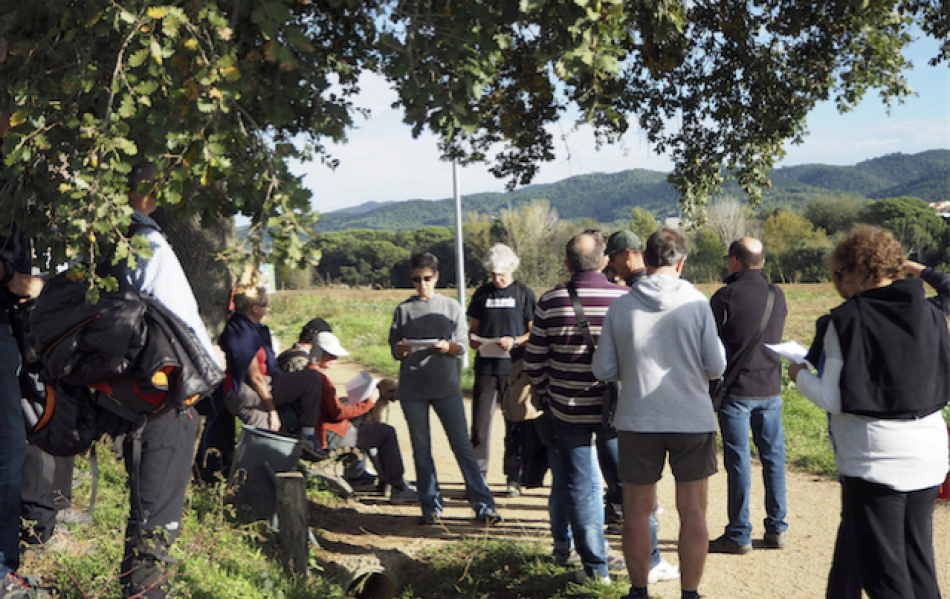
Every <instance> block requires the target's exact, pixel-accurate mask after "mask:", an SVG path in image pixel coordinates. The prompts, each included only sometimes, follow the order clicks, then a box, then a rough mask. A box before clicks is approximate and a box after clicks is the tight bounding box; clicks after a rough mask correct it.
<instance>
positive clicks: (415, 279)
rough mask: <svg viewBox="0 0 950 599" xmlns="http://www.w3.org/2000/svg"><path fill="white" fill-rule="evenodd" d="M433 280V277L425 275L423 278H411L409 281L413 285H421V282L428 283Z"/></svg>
mask: <svg viewBox="0 0 950 599" xmlns="http://www.w3.org/2000/svg"><path fill="white" fill-rule="evenodd" d="M434 278H435V275H426V276H424V277H412V278H411V279H410V280H411V281H412V282H413V283H421V282H423V281H425V282H426V283H428V282H429V281H431V280H432V279H434Z"/></svg>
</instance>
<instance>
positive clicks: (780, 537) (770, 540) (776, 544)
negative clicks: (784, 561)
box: [763, 531, 788, 549]
mask: <svg viewBox="0 0 950 599" xmlns="http://www.w3.org/2000/svg"><path fill="white" fill-rule="evenodd" d="M763 541H764V545H765V547H766V548H768V549H785V547H786V546H788V533H787V532H784V531H783V532H767V533H765V538H764V539H763Z"/></svg>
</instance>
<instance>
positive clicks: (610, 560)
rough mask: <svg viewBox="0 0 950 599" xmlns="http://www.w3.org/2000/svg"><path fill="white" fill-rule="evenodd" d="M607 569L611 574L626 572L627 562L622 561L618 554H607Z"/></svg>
mask: <svg viewBox="0 0 950 599" xmlns="http://www.w3.org/2000/svg"><path fill="white" fill-rule="evenodd" d="M607 570H608V571H609V572H610V573H611V574H626V573H627V562H625V561H624V559H623V558H622V557H620V556H619V555H614V554H612V553H608V554H607Z"/></svg>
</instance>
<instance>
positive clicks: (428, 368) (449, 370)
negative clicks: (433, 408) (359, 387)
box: [389, 293, 468, 401]
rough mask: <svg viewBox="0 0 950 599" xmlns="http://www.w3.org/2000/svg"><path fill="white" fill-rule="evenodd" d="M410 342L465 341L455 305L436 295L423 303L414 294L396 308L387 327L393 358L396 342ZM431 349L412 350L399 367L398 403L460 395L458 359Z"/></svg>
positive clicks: (465, 328) (461, 316)
mask: <svg viewBox="0 0 950 599" xmlns="http://www.w3.org/2000/svg"><path fill="white" fill-rule="evenodd" d="M413 339H432V340H439V339H445V340H447V341H451V342H452V343H456V344H458V345H461V346H462V348H463V350H464V348H465V344H466V343H467V342H468V325H467V324H466V323H465V315H464V314H463V313H462V308H461V307H460V306H459V304H458V302H457V301H455V300H454V299H452V298H448V297H445V296H444V295H440V294H438V293H436V294H435V295H434V296H432V299H429V300H424V299H422V298H421V297H419V296H417V295H414V296H412V297H410V298H409V299H407V300H406V301H404V302H402V303H401V304H399V305H398V306H396V311H395V312H394V313H393V324H392V326H391V327H390V328H389V347H390V350H391V351H392V355H393V357H394V358H396V359H397V360H400V358H399V356H397V355H396V343H397V342H399V341H401V340H413ZM463 357H464V351H463V353H460V354H459V355H457V356H450V355H448V354H443V353H440V352H439V351H438V350H435V349H431V348H430V349H422V350H419V351H413V352H411V353H410V354H409V355H408V356H406V357H405V358H402V359H401V360H400V361H401V362H402V363H401V364H400V366H399V390H398V391H397V396H398V397H399V399H400V400H402V401H412V400H416V399H419V400H421V399H444V398H446V397H454V396H457V395H461V394H462V359H463Z"/></svg>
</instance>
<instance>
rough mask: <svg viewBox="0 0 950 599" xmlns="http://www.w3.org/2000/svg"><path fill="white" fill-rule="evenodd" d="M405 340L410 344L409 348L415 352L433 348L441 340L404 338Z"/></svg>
mask: <svg viewBox="0 0 950 599" xmlns="http://www.w3.org/2000/svg"><path fill="white" fill-rule="evenodd" d="M403 341H405V342H406V343H407V344H408V345H409V349H410V350H412V351H414V352H416V351H422V350H424V349H431V348H433V347H435V344H436V343H438V342H439V340H438V339H404V340H403Z"/></svg>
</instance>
